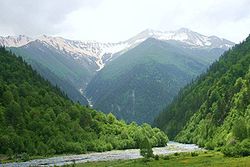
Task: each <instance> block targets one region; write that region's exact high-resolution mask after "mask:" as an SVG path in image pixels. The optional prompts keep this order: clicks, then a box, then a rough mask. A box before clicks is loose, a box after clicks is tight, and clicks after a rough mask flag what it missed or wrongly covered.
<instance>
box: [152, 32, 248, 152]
mask: <svg viewBox="0 0 250 167" xmlns="http://www.w3.org/2000/svg"><path fill="white" fill-rule="evenodd" d="M155 124H156V125H157V126H158V127H160V128H161V129H162V130H164V131H165V132H166V133H167V134H168V135H169V136H170V137H171V138H172V139H173V138H175V139H176V140H177V141H181V142H188V143H197V144H199V145H200V146H205V147H207V148H220V147H221V146H224V148H223V150H224V152H225V153H226V154H241V155H249V154H250V140H249V139H250V36H249V37H248V38H247V39H246V40H245V41H244V42H242V43H241V44H238V45H236V46H235V47H233V48H232V49H230V50H229V51H227V52H226V53H225V54H224V55H223V56H222V57H221V58H220V59H219V61H217V62H215V63H214V64H212V65H211V67H210V68H209V70H208V71H207V72H206V73H205V74H203V75H201V76H200V77H199V78H198V79H197V80H196V81H194V82H193V83H192V84H189V85H188V86H186V87H185V88H184V89H183V90H182V91H181V92H180V93H179V96H178V97H177V98H175V100H174V101H173V103H172V104H171V105H170V106H169V107H167V108H166V109H165V110H164V111H163V112H162V113H161V114H160V115H159V116H158V118H157V119H156V120H155Z"/></svg>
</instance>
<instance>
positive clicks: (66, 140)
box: [0, 48, 168, 160]
mask: <svg viewBox="0 0 250 167" xmlns="http://www.w3.org/2000/svg"><path fill="white" fill-rule="evenodd" d="M0 120H1V121H0V154H7V155H8V156H9V157H13V155H16V154H20V156H21V157H22V158H21V159H23V160H27V159H28V156H29V155H32V156H34V155H41V156H47V155H53V154H63V153H77V154H81V153H85V152H87V151H107V150H112V149H127V148H139V144H140V139H142V138H145V137H147V138H148V139H149V140H150V141H149V142H150V145H152V146H162V145H166V143H167V141H168V140H167V136H166V135H165V134H164V133H163V132H162V131H160V130H159V129H158V128H152V127H151V126H149V125H147V124H145V125H143V126H138V125H137V124H135V123H131V124H129V125H128V124H125V122H124V121H119V120H117V119H116V118H115V117H114V116H113V115H112V114H108V115H105V114H103V113H101V112H97V111H95V110H93V109H90V108H87V107H84V106H81V105H79V104H78V103H73V102H72V101H70V100H69V99H68V98H67V97H66V95H64V94H63V93H61V92H60V90H59V89H58V88H57V87H53V86H51V84H50V83H49V82H48V81H45V80H44V79H43V78H41V76H40V75H38V74H37V73H36V72H35V71H33V70H32V68H31V66H29V65H27V64H26V63H25V62H24V61H23V60H22V59H21V58H20V57H16V56H15V55H13V54H12V53H10V52H8V51H6V50H5V49H4V48H0Z"/></svg>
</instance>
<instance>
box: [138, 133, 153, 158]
mask: <svg viewBox="0 0 250 167" xmlns="http://www.w3.org/2000/svg"><path fill="white" fill-rule="evenodd" d="M140 155H141V156H143V157H144V158H146V159H148V158H150V157H153V156H154V154H153V150H152V146H151V144H150V142H149V139H148V137H144V138H143V139H142V142H141V144H140Z"/></svg>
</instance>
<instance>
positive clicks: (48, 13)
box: [0, 0, 250, 42]
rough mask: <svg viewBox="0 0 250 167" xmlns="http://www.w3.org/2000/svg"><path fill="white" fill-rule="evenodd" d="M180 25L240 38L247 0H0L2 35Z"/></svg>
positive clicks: (91, 33) (248, 26) (103, 36)
mask: <svg viewBox="0 0 250 167" xmlns="http://www.w3.org/2000/svg"><path fill="white" fill-rule="evenodd" d="M181 27H186V28H189V29H191V30H193V31H196V32H199V33H201V34H204V35H217V36H219V37H223V38H226V39H229V40H231V41H234V42H239V41H242V40H243V39H245V38H246V37H247V36H248V35H249V33H250V0H2V2H1V5H0V35H1V36H7V35H19V34H23V35H28V36H32V37H35V36H40V35H43V34H46V35H52V36H62V37H65V38H70V39H79V40H97V41H103V42H104V41H106V42H107V41H109V42H117V41H121V40H126V39H128V38H130V37H132V36H134V35H136V34H137V33H139V32H141V31H143V30H144V29H147V28H150V29H156V30H162V31H167V30H176V29H179V28H181Z"/></svg>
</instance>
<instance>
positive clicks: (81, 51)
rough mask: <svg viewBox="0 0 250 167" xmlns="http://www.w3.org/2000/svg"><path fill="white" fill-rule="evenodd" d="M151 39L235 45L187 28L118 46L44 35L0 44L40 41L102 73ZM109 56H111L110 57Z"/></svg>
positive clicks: (196, 44) (143, 34) (200, 45)
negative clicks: (117, 58)
mask: <svg viewBox="0 0 250 167" xmlns="http://www.w3.org/2000/svg"><path fill="white" fill-rule="evenodd" d="M148 38H155V39H158V40H163V41H178V42H182V43H183V44H185V45H186V47H191V48H223V49H225V50H226V49H229V48H230V47H232V46H233V45H234V43H233V42H231V41H228V40H226V39H221V38H219V37H216V36H205V35H202V34H199V33H197V32H194V31H191V30H189V29H187V28H181V29H179V30H177V31H156V30H152V29H147V30H145V31H142V32H141V33H139V34H137V35H136V36H134V37H132V38H130V39H128V40H126V41H122V42H118V43H101V42H97V41H78V40H69V39H64V38H62V37H51V36H46V35H43V36H41V37H38V38H36V39H33V38H30V37H27V36H24V35H19V36H7V37H0V45H1V46H6V47H21V46H25V45H27V44H28V43H30V42H32V41H36V40H38V41H39V42H42V43H43V44H44V45H46V46H48V47H52V48H55V49H56V50H57V51H58V52H62V53H64V54H67V55H69V56H71V57H72V58H73V59H77V60H81V59H82V58H85V59H86V58H87V60H88V62H89V63H94V64H95V65H96V66H97V69H96V71H99V70H101V69H102V68H103V67H104V66H105V63H107V62H108V61H112V59H113V56H114V55H119V54H122V53H124V52H126V51H127V50H129V49H131V48H133V47H135V46H137V45H139V44H140V43H142V42H143V41H145V40H146V39H148ZM106 55H109V57H108V58H107V57H106Z"/></svg>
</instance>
